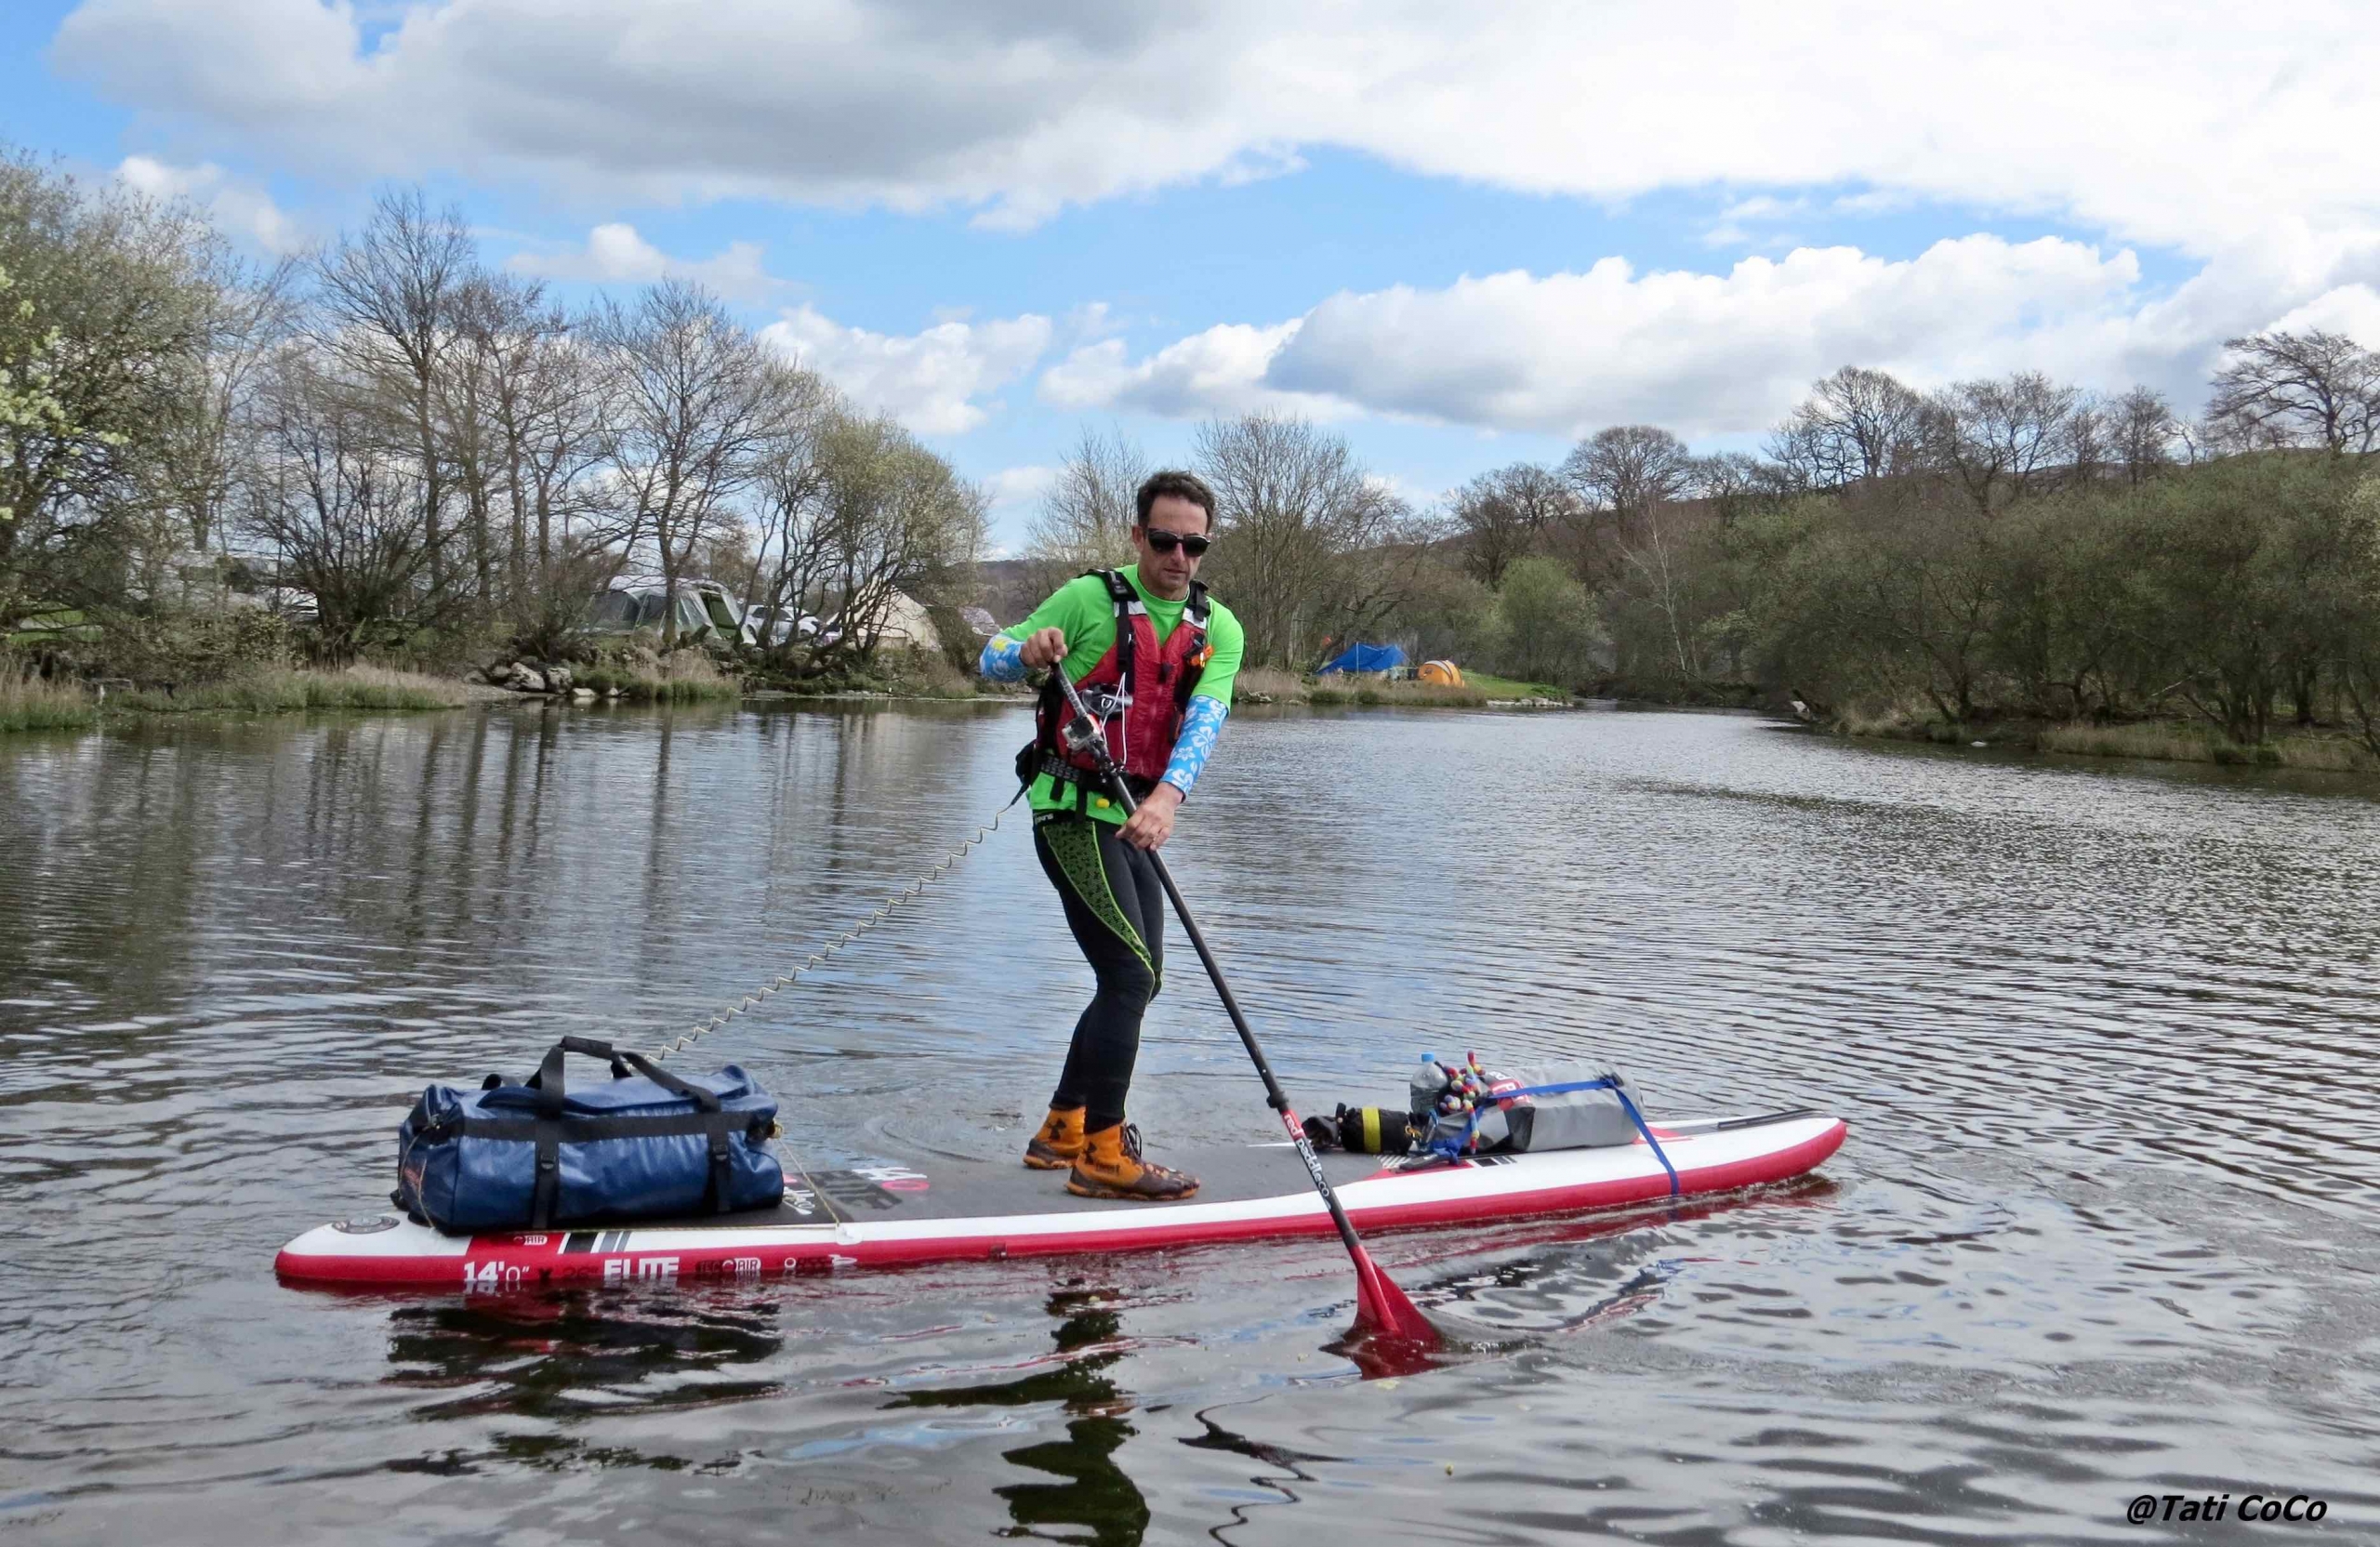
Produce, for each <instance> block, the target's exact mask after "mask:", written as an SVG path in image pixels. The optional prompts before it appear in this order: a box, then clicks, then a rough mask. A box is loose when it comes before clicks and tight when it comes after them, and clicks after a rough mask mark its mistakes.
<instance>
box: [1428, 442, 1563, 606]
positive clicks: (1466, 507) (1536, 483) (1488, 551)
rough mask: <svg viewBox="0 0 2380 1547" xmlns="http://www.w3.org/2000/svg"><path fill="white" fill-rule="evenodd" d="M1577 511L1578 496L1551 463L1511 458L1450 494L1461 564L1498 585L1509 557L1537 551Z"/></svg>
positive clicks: (1517, 556)
mask: <svg viewBox="0 0 2380 1547" xmlns="http://www.w3.org/2000/svg"><path fill="white" fill-rule="evenodd" d="M1579 514H1580V510H1579V496H1577V495H1576V494H1574V493H1572V492H1571V490H1570V486H1569V485H1568V484H1567V483H1565V482H1563V480H1562V476H1561V475H1560V474H1559V473H1556V472H1555V471H1554V469H1551V468H1546V467H1540V466H1539V465H1538V464H1537V463H1534V462H1515V463H1514V464H1513V465H1512V466H1511V467H1508V468H1499V469H1496V470H1495V471H1493V472H1485V473H1481V474H1480V475H1479V476H1478V477H1477V478H1474V479H1473V480H1472V481H1471V482H1470V483H1466V484H1464V485H1463V486H1462V487H1461V489H1460V490H1459V491H1457V493H1456V495H1455V497H1454V519H1455V521H1456V522H1457V523H1458V524H1459V525H1460V526H1461V529H1462V536H1463V568H1464V570H1465V571H1466V572H1467V573H1469V574H1471V575H1474V576H1476V577H1477V578H1478V579H1480V580H1483V581H1485V582H1486V583H1487V584H1488V585H1489V586H1491V587H1492V586H1501V585H1502V584H1503V583H1504V571H1505V570H1506V569H1508V568H1510V567H1511V566H1512V564H1513V562H1514V561H1515V560H1517V559H1524V558H1527V556H1528V555H1530V554H1532V553H1538V552H1541V551H1542V550H1543V549H1544V547H1545V544H1546V540H1547V538H1548V536H1549V535H1550V534H1552V533H1554V531H1556V530H1558V529H1560V528H1561V527H1562V526H1564V525H1566V524H1567V523H1569V522H1575V521H1576V520H1577V519H1578V517H1579Z"/></svg>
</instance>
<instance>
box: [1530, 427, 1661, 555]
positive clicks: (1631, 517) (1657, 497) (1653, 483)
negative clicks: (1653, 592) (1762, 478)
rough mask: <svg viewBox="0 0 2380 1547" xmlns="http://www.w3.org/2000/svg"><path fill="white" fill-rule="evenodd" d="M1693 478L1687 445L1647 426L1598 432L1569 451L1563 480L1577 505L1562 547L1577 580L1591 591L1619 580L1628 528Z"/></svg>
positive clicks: (1564, 465) (1563, 537)
mask: <svg viewBox="0 0 2380 1547" xmlns="http://www.w3.org/2000/svg"><path fill="white" fill-rule="evenodd" d="M1693 473H1694V456H1693V454H1692V453H1690V452H1688V451H1687V450H1686V443H1685V442H1684V441H1681V440H1679V439H1678V438H1677V437H1676V436H1674V435H1673V434H1671V433H1670V432H1669V431H1668V430H1662V429H1659V428H1657V427H1656V426H1653V425H1649V424H1624V425H1615V426H1613V427H1612V428H1611V429H1608V430H1597V431H1596V432H1595V433H1594V434H1593V435H1592V436H1590V437H1588V438H1587V439H1586V440H1583V441H1580V443H1578V444H1577V445H1576V446H1575V447H1573V448H1572V449H1571V452H1570V455H1569V456H1568V457H1567V459H1566V460H1565V461H1564V462H1563V464H1562V476H1563V478H1564V479H1565V480H1567V482H1568V483H1569V485H1570V487H1571V488H1572V489H1573V490H1575V491H1577V493H1578V496H1579V506H1578V509H1577V514H1576V516H1575V517H1574V519H1573V520H1572V521H1571V522H1569V523H1568V524H1567V530H1565V531H1564V532H1563V533H1562V534H1561V538H1560V547H1561V548H1562V549H1564V550H1565V552H1566V554H1567V557H1568V559H1569V562H1570V567H1571V568H1572V569H1573V570H1574V571H1576V572H1577V574H1578V575H1579V578H1580V579H1581V580H1583V581H1585V582H1586V583H1587V584H1588V585H1590V586H1595V587H1602V586H1607V585H1609V584H1611V583H1612V582H1613V581H1614V580H1615V579H1617V578H1618V576H1619V575H1620V571H1621V569H1622V568H1623V567H1624V565H1625V563H1626V560H1625V559H1624V558H1623V557H1622V552H1623V550H1624V549H1625V548H1626V547H1627V544H1628V542H1629V536H1630V532H1631V530H1632V528H1633V527H1635V526H1637V525H1639V524H1641V523H1642V522H1644V520H1645V519H1646V515H1647V513H1648V512H1650V511H1651V510H1652V509H1654V508H1655V507H1657V506H1659V505H1663V504H1666V503H1668V502H1669V501H1671V500H1674V499H1676V498H1678V497H1679V496H1682V495H1684V494H1685V493H1686V490H1687V488H1689V487H1690V486H1691V483H1692V479H1693Z"/></svg>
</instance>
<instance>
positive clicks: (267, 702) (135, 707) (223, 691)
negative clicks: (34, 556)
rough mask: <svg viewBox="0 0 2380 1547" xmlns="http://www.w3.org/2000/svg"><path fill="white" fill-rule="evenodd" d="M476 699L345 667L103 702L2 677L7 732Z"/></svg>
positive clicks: (405, 677) (421, 680)
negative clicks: (141, 718) (136, 718)
mask: <svg viewBox="0 0 2380 1547" xmlns="http://www.w3.org/2000/svg"><path fill="white" fill-rule="evenodd" d="M468 702H469V694H466V693H465V692H464V690H463V686H462V684H461V683H459V682H452V681H446V680H444V679H443V678H438V677H422V676H417V675H416V674H414V673H413V672H409V671H390V670H388V669H386V668H381V667H372V666H356V667H350V668H347V669H346V670H345V671H296V670H288V669H282V668H263V669H258V670H254V671H246V672H242V673H240V674H238V675H236V676H232V677H227V678H225V679H223V680H222V681H216V682H193V683H190V684H187V685H183V686H178V687H176V688H175V689H173V690H172V691H170V692H169V691H167V690H165V689H164V688H143V689H138V690H133V691H128V692H124V693H116V694H108V695H107V696H106V697H105V698H104V699H102V698H101V697H100V696H99V694H96V693H94V692H92V691H91V690H90V689H88V688H86V687H85V686H83V685H82V684H81V683H79V682H45V681H38V680H32V681H26V680H0V732H5V731H45V730H81V729H87V728H88V727H90V726H93V725H96V724H98V723H99V721H100V719H101V718H102V717H103V716H104V717H115V716H129V715H152V714H198V713H206V712H210V711H212V712H216V713H227V712H228V713H233V714H286V713H290V712H293V711H295V710H299V709H452V708H459V707H462V706H463V705H464V704H466V703H468Z"/></svg>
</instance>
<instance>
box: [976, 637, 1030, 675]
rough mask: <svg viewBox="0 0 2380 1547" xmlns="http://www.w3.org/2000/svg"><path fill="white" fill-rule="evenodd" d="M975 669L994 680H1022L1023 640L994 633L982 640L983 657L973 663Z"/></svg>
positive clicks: (1023, 662)
mask: <svg viewBox="0 0 2380 1547" xmlns="http://www.w3.org/2000/svg"><path fill="white" fill-rule="evenodd" d="M975 669H976V670H978V671H980V672H982V673H983V674H984V675H985V676H986V677H988V678H990V679H991V680H992V681H995V682H1022V681H1025V641H1023V640H1012V639H1010V638H1009V637H1008V636H1007V635H1006V634H994V635H993V636H992V637H991V638H990V639H988V640H985V641H984V658H983V659H982V660H980V661H978V662H976V663H975Z"/></svg>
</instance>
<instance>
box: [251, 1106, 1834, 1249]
mask: <svg viewBox="0 0 2380 1547" xmlns="http://www.w3.org/2000/svg"><path fill="white" fill-rule="evenodd" d="M1653 1131H1654V1132H1655V1133H1656V1134H1658V1135H1659V1137H1660V1141H1661V1148H1662V1150H1663V1151H1664V1152H1665V1153H1666V1154H1667V1155H1668V1157H1669V1160H1670V1164H1671V1165H1672V1166H1673V1167H1675V1168H1676V1170H1677V1196H1679V1197H1699V1196H1704V1195H1708V1194H1712V1193H1724V1192H1729V1191H1733V1190H1734V1189H1737V1188H1739V1187H1751V1186H1757V1185H1759V1184H1761V1183H1772V1182H1783V1181H1786V1180H1788V1179H1790V1178H1792V1177H1796V1176H1800V1175H1802V1174H1803V1173H1804V1172H1805V1171H1809V1170H1813V1169H1815V1168H1816V1167H1818V1165H1819V1164H1821V1163H1822V1162H1823V1161H1825V1159H1826V1158H1827V1157H1829V1156H1831V1155H1832V1154H1833V1153H1834V1152H1835V1151H1836V1150H1837V1149H1839V1148H1841V1147H1842V1144H1843V1139H1844V1134H1845V1131H1846V1126H1845V1123H1844V1121H1843V1120H1842V1119H1841V1118H1839V1117H1823V1116H1818V1115H1816V1114H1812V1113H1807V1112H1791V1113H1779V1114H1777V1115H1775V1116H1773V1117H1738V1118H1706V1119H1703V1120H1700V1121H1697V1122H1685V1123H1670V1124H1662V1123H1657V1124H1655V1125H1654V1127H1653ZM1152 1158H1161V1159H1163V1160H1164V1161H1165V1163H1166V1164H1168V1165H1170V1166H1174V1167H1177V1168H1179V1169H1181V1170H1187V1171H1189V1172H1190V1173H1192V1174H1193V1175H1195V1176H1197V1177H1198V1178H1199V1180H1200V1183H1201V1186H1200V1189H1199V1192H1198V1194H1197V1197H1193V1198H1191V1199H1189V1200H1187V1201H1185V1202H1182V1203H1162V1204H1152V1203H1121V1202H1114V1201H1103V1200H1097V1199H1091V1198H1080V1197H1075V1196H1073V1195H1072V1194H1070V1193H1068V1192H1067V1191H1066V1190H1065V1178H1064V1174H1063V1173H1061V1172H1057V1171H1035V1170H1026V1169H1025V1168H1024V1167H1022V1166H1019V1165H1017V1164H1015V1163H1014V1162H1013V1161H1008V1162H1005V1163H1002V1164H998V1165H995V1164H993V1163H991V1162H986V1161H965V1160H943V1159H933V1160H927V1161H919V1162H916V1163H913V1164H885V1165H877V1166H865V1167H859V1168H855V1169H850V1170H832V1171H811V1172H808V1173H806V1174H805V1173H800V1172H797V1171H795V1170H793V1169H792V1168H791V1167H788V1168H787V1188H786V1198H785V1202H784V1203H783V1204H781V1205H780V1206H779V1207H778V1208H776V1209H774V1210H770V1211H768V1212H765V1213H761V1212H754V1213H747V1214H736V1215H731V1216H726V1217H721V1218H713V1219H689V1220H682V1221H662V1222H658V1223H636V1224H629V1225H619V1226H598V1227H593V1228H588V1229H568V1230H546V1231H534V1232H507V1233H504V1234H501V1235H489V1236H448V1235H443V1234H441V1233H440V1232H439V1231H437V1230H434V1229H431V1228H430V1226H428V1225H422V1224H416V1223H412V1222H410V1221H408V1220H405V1219H403V1218H401V1217H399V1216H398V1215H395V1214H380V1215H375V1216H370V1217H367V1218H364V1219H354V1220H347V1221H343V1222H341V1223H337V1224H326V1225H324V1226H322V1227H321V1228H319V1229H315V1230H310V1231H308V1232H306V1234H304V1235H303V1236H298V1238H297V1239H296V1240H294V1241H292V1242H290V1243H289V1244H288V1245H287V1246H285V1247H284V1248H282V1249H281V1255H280V1256H279V1257H278V1258H277V1259H275V1261H274V1263H273V1266H274V1270H275V1271H276V1272H277V1273H279V1274H280V1276H281V1277H282V1278H283V1279H284V1281H285V1282H289V1283H293V1284H314V1285H349V1286H367V1285H378V1286H384V1287H386V1286H411V1287H415V1288H419V1289H465V1290H493V1289H519V1288H523V1287H535V1286H537V1285H541V1284H560V1283H569V1282H585V1281H593V1282H601V1283H612V1284H618V1283H633V1282H651V1281H667V1280H675V1279H681V1278H697V1277H704V1278H709V1277H721V1276H724V1277H759V1276H768V1275H773V1274H789V1273H824V1272H829V1271H832V1270H834V1269H837V1268H853V1267H875V1266H883V1265H890V1264H895V1263H940V1262H960V1261H984V1260H986V1259H989V1260H993V1261H998V1260H999V1259H1002V1258H1007V1257H1025V1256H1058V1255H1064V1254H1067V1253H1079V1252H1108V1251H1133V1250H1149V1249H1153V1248H1158V1247H1181V1246H1196V1245H1202V1244H1205V1243H1209V1242H1215V1241H1245V1240H1256V1239H1260V1238H1263V1237H1265V1236H1302V1235H1321V1234H1328V1233H1329V1231H1330V1229H1331V1223H1330V1218H1329V1214H1328V1213H1327V1212H1325V1211H1324V1209H1323V1206H1322V1200H1321V1198H1320V1197H1317V1196H1316V1193H1315V1191H1314V1187H1313V1184H1312V1183H1311V1182H1310V1181H1309V1179H1308V1178H1307V1176H1306V1174H1305V1168H1304V1166H1303V1165H1302V1164H1301V1163H1300V1162H1299V1160H1298V1157H1297V1155H1296V1153H1295V1151H1293V1150H1292V1149H1291V1148H1290V1147H1289V1145H1287V1144H1262V1145H1240V1146H1234V1147H1230V1148H1211V1149H1198V1150H1181V1151H1170V1152H1168V1153H1166V1154H1164V1155H1163V1156H1154V1155H1153V1156H1152ZM1322 1158H1323V1163H1324V1169H1325V1171H1326V1172H1327V1174H1328V1175H1329V1178H1330V1184H1331V1186H1332V1187H1333V1188H1334V1189H1336V1190H1337V1192H1338V1194H1339V1200H1340V1202H1341V1203H1342V1204H1344V1205H1345V1206H1346V1210H1347V1215H1348V1218H1349V1219H1350V1220H1352V1221H1353V1222H1354V1223H1355V1227H1356V1228H1357V1229H1358V1230H1395V1229H1399V1228H1403V1227H1405V1226H1408V1225H1445V1224H1481V1223H1490V1222H1494V1221H1501V1220H1520V1219H1532V1218H1539V1217H1542V1216H1545V1215H1551V1214H1568V1213H1576V1212H1579V1211H1580V1210H1593V1209H1611V1208H1618V1207H1622V1206H1625V1205H1629V1204H1640V1203H1646V1202H1653V1201H1658V1200H1659V1199H1662V1198H1665V1197H1670V1196H1671V1187H1670V1178H1669V1175H1668V1174H1667V1172H1665V1171H1664V1170H1662V1167H1661V1164H1660V1162H1659V1159H1658V1158H1657V1157H1655V1156H1654V1154H1653V1151H1652V1148H1651V1146H1650V1145H1648V1144H1646V1143H1645V1142H1644V1141H1643V1140H1642V1139H1639V1140H1638V1141H1637V1142H1636V1143H1635V1144H1622V1145H1614V1146H1612V1147H1609V1148H1604V1149H1570V1150H1554V1151H1551V1152H1548V1153H1545V1154H1536V1155H1514V1156H1488V1157H1479V1158H1476V1159H1471V1160H1464V1161H1461V1162H1458V1163H1456V1164H1453V1165H1438V1166H1433V1167H1429V1168H1427V1169H1421V1170H1398V1169H1397V1167H1396V1162H1395V1161H1394V1160H1383V1159H1382V1158H1381V1157H1376V1156H1366V1155H1338V1154H1332V1155H1326V1156H1324V1157H1322Z"/></svg>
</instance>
